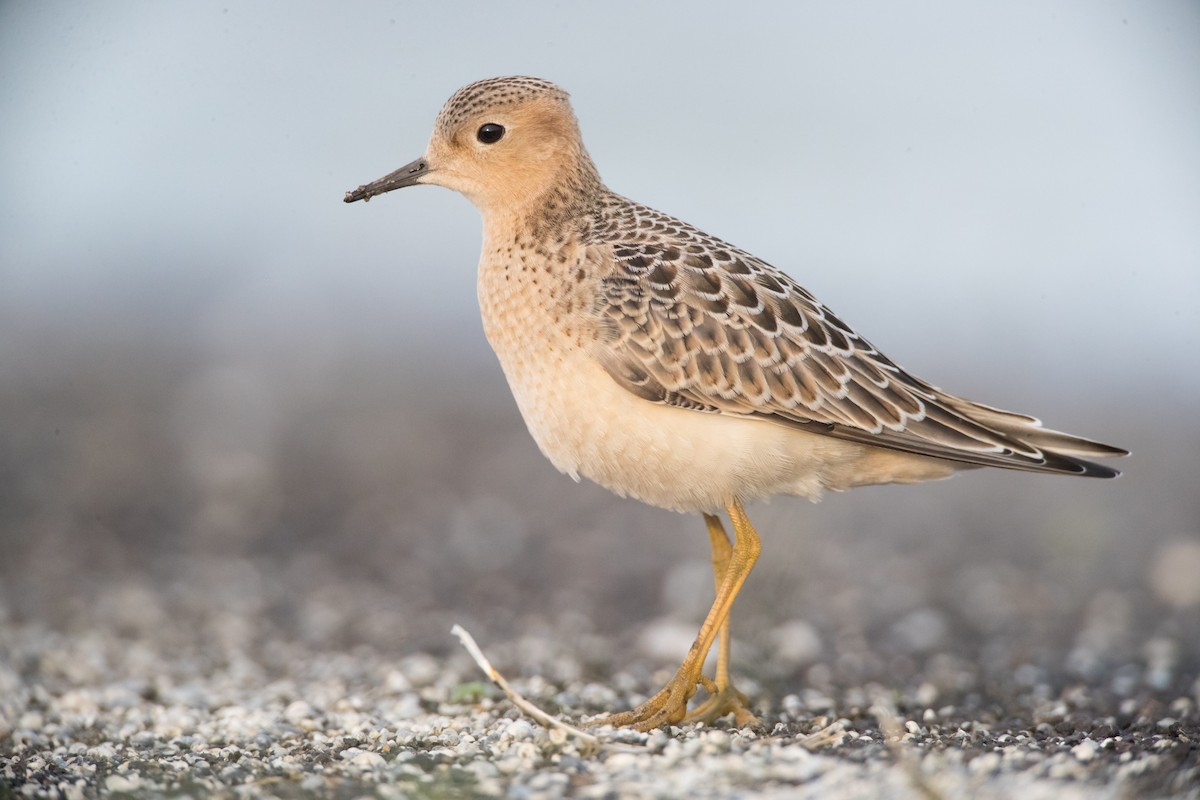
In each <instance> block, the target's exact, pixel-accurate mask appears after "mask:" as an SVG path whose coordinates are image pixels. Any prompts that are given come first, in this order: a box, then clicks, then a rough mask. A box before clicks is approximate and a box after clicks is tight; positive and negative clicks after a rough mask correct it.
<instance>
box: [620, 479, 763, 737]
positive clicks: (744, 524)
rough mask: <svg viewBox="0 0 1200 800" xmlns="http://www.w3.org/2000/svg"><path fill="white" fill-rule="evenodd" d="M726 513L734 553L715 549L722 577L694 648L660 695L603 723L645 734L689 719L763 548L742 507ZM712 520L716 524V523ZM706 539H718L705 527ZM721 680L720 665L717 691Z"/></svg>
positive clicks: (731, 506) (734, 504)
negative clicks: (711, 656)
mask: <svg viewBox="0 0 1200 800" xmlns="http://www.w3.org/2000/svg"><path fill="white" fill-rule="evenodd" d="M726 508H727V509H728V511H729V519H730V520H731V521H732V522H733V535H734V543H733V550H732V552H730V553H729V554H728V556H727V557H726V556H721V555H719V554H718V553H717V552H716V550H715V549H714V553H713V562H714V568H715V566H716V562H717V560H718V558H720V559H721V560H722V561H725V562H726V563H727V566H726V568H725V570H724V577H723V578H722V579H721V581H720V586H719V587H718V588H717V597H716V600H714V601H713V604H712V608H710V609H709V611H708V616H707V617H705V619H704V624H703V625H701V626H700V632H699V633H698V634H697V635H696V641H694V642H693V643H692V647H691V649H690V650H688V654H687V657H686V658H684V659H683V663H682V664H680V666H679V670H678V671H677V672H676V673H675V676H674V677H673V678H671V680H670V681H668V682H667V685H666V686H664V687H663V688H662V690H661V691H659V692H658V694H656V695H654V696H653V697H651V698H650V699H649V700H647V701H646V702H644V703H642V704H641V705H640V706H638V707H637V708H635V709H633V710H632V711H626V712H623V713H620V714H613V715H611V716H609V717H608V719H607V720H605V721H606V722H608V723H609V724H611V725H616V726H622V725H632V726H633V727H635V728H637V729H638V730H643V731H648V730H651V729H653V728H657V727H659V726H660V725H666V724H673V723H676V722H680V721H681V720H683V718H684V717H685V716H687V704H688V700H690V699H691V697H692V695H693V694H695V693H696V686H697V685H698V684H701V683H704V684H706V685H707V684H708V683H709V682H708V680H707V679H706V678H704V677H703V675H702V674H701V670H702V669H703V667H704V659H705V657H707V656H708V651H709V650H711V649H712V645H713V640H714V639H716V638H717V634H718V633H719V632H722V631H727V629H728V622H729V609H731V608H732V607H733V601H734V600H736V599H737V595H738V592H739V591H741V589H742V584H743V583H745V582H746V576H747V575H749V574H750V570H751V569H752V568H753V567H754V562H755V561H757V560H758V554H759V552H761V551H762V543H761V542H760V541H759V538H758V533H757V532H756V531H755V530H754V526H753V525H751V524H750V520H749V519H748V518H747V517H746V509H745V508H743V507H742V501H741V500H738V499H737V498H736V497H734V498H731V499H729V500H728V501H727V502H726ZM705 519H706V521H707V520H709V519H710V518H709V517H707V516H706V517H705ZM711 519H714V520H715V518H711ZM717 527H718V530H720V532H721V538H722V539H724V540H725V542H726V545H728V539H726V538H725V532H724V529H721V528H720V523H719V522H718V523H717ZM709 535H710V536H711V537H712V538H713V541H714V542H715V541H716V536H715V535H714V531H713V526H712V523H711V522H709ZM722 638H723V639H724V640H725V641H727V640H728V638H727V637H724V636H723V637H722ZM723 648H724V649H725V650H726V652H727V650H728V645H724V646H723ZM724 661H725V667H724V669H725V673H726V675H725V677H726V680H725V685H726V686H729V687H730V689H732V686H731V685H730V684H729V682H728V670H729V664H728V656H727V655H726V657H725V659H724ZM720 674H721V668H720V665H719V664H718V686H719V685H720V681H719V678H720ZM734 691H736V690H734ZM730 710H733V709H730ZM724 713H728V712H724Z"/></svg>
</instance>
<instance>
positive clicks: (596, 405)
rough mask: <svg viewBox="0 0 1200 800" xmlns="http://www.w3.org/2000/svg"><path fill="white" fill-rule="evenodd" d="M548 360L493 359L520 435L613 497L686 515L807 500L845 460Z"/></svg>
mask: <svg viewBox="0 0 1200 800" xmlns="http://www.w3.org/2000/svg"><path fill="white" fill-rule="evenodd" d="M506 360H507V361H509V363H505V362H506ZM554 361H555V364H554V369H541V368H538V366H536V365H534V364H531V363H529V362H528V361H525V360H524V359H517V360H515V361H514V360H509V359H505V358H504V357H503V356H501V363H502V364H504V368H505V373H506V375H507V376H508V380H509V385H510V387H511V388H512V392H513V396H514V397H515V398H516V400H517V405H518V406H519V407H520V409H521V414H522V416H523V417H524V418H525V423H526V425H528V426H529V432H530V433H531V434H532V435H533V438H534V440H535V441H536V442H537V444H538V446H539V447H540V448H541V450H542V453H544V454H545V455H546V457H547V458H549V459H550V461H551V462H552V463H553V464H554V466H556V467H557V468H558V469H559V470H561V471H563V472H565V473H567V474H569V475H572V476H575V477H578V476H583V477H586V478H588V479H590V480H593V481H595V482H596V483H598V484H600V485H601V486H604V487H605V488H607V489H610V490H611V491H613V492H616V493H617V494H619V495H623V496H624V495H628V496H631V497H636V498H638V499H639V500H642V501H644V502H647V503H650V504H651V505H655V506H659V507H661V508H667V509H671V510H675V511H693V512H694V511H707V512H716V511H719V510H721V509H723V508H724V507H725V502H726V501H727V500H728V499H729V498H731V497H734V496H738V497H741V498H742V499H743V500H747V501H748V500H753V499H757V498H761V497H766V496H769V495H772V494H781V493H786V494H799V495H804V496H807V497H813V498H815V497H817V496H818V495H819V494H820V493H821V491H822V489H823V488H824V481H823V480H822V472H823V471H824V470H825V469H826V468H828V467H829V466H830V465H831V462H837V461H843V462H844V461H846V460H847V458H848V457H849V456H850V454H849V453H846V452H838V451H845V449H846V448H845V446H844V445H843V443H840V442H836V441H835V440H830V439H828V438H826V437H822V436H816V435H812V434H807V433H804V432H802V431H796V430H793V429H788V428H785V427H783V426H781V425H775V424H772V423H770V422H764V421H760V420H749V419H738V418H736V417H730V416H721V415H717V414H706V413H702V412H698V411H688V410H684V409H678V408H672V407H670V406H665V405H659V404H656V403H652V402H650V401H647V400H643V399H641V398H639V397H636V396H635V395H633V394H631V393H630V392H628V391H626V390H625V389H624V388H622V387H621V386H619V385H618V384H617V383H616V382H615V381H614V380H613V379H612V378H611V377H609V375H608V374H607V373H606V372H605V371H604V369H603V368H602V367H601V366H600V365H599V364H598V363H597V362H595V361H593V360H591V359H590V358H588V357H587V356H586V354H584V353H579V352H573V353H570V354H567V355H566V356H565V357H562V358H559V359H554ZM830 446H832V450H831V447H830ZM851 447H852V449H853V450H854V453H855V455H857V454H858V453H859V452H860V451H861V450H862V449H863V448H861V447H858V446H851Z"/></svg>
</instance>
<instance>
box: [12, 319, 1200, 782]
mask: <svg viewBox="0 0 1200 800" xmlns="http://www.w3.org/2000/svg"><path fill="white" fill-rule="evenodd" d="M25 335H27V336H28V337H29V340H30V341H35V342H40V343H41V344H42V345H43V346H44V347H49V348H50V353H51V355H52V357H51V356H48V355H47V354H46V352H45V351H43V352H42V353H41V354H39V355H38V356H37V357H34V356H32V355H31V356H28V357H25V358H15V359H9V360H8V362H7V365H8V367H9V371H8V375H9V376H11V379H9V378H6V380H5V381H4V382H3V384H0V554H2V556H0V797H8V796H19V797H24V796H34V797H95V796H100V795H109V794H112V795H116V794H125V795H131V796H137V797H157V796H170V797H182V796H193V797H202V796H203V797H207V796H226V797H258V796H263V797H267V796H277V797H324V796H334V797H346V798H355V797H362V796H377V797H408V796H416V797H436V798H449V797H470V796H499V797H558V796H576V797H617V796H621V797H625V796H629V797H672V796H682V795H685V794H686V795H689V796H697V797H732V796H749V795H755V796H772V795H777V796H780V797H784V796H786V797H805V796H813V797H816V796H822V797H830V796H836V797H962V796H973V797H1014V796H1019V797H1027V798H1028V797H1048V798H1049V797H1055V798H1064V797H1065V798H1073V797H1114V798H1116V797H1121V798H1124V797H1139V798H1140V797H1191V798H1196V797H1200V749H1198V747H1197V742H1198V740H1200V714H1198V711H1197V705H1198V703H1200V682H1198V679H1200V613H1198V612H1200V579H1197V577H1196V576H1197V575H1198V574H1200V496H1198V495H1197V493H1196V491H1195V489H1196V480H1195V470H1194V464H1193V461H1194V453H1195V452H1196V449H1197V446H1200V434H1198V433H1197V431H1196V430H1194V429H1180V430H1176V431H1170V430H1169V427H1170V426H1163V425H1159V424H1157V421H1158V420H1163V419H1171V418H1176V417H1177V416H1178V414H1177V412H1178V411H1179V409H1181V408H1183V407H1184V404H1183V403H1182V402H1181V401H1180V402H1176V401H1172V400H1171V399H1170V398H1167V399H1161V398H1160V399H1158V400H1156V401H1155V402H1160V403H1161V404H1162V405H1161V407H1155V408H1142V409H1141V410H1140V413H1139V414H1137V415H1130V414H1127V413H1124V406H1122V405H1121V404H1120V403H1118V402H1117V400H1116V399H1110V400H1109V401H1107V402H1108V405H1105V406H1104V407H1093V406H1082V405H1081V406H1080V407H1077V408H1074V409H1072V408H1071V407H1068V406H1062V407H1060V411H1066V412H1069V413H1068V414H1063V413H1060V414H1059V418H1055V417H1053V416H1051V414H1046V416H1047V417H1048V418H1049V419H1048V421H1049V422H1050V423H1051V424H1059V425H1062V426H1063V427H1068V428H1070V429H1072V430H1076V431H1078V432H1080V433H1085V434H1092V435H1097V436H1102V437H1103V438H1107V439H1110V440H1112V441H1114V442H1115V443H1118V444H1122V445H1125V446H1128V447H1130V448H1132V449H1133V450H1134V451H1135V453H1136V455H1135V457H1134V458H1133V459H1130V460H1128V461H1127V463H1126V464H1125V465H1124V466H1125V467H1126V468H1127V469H1128V474H1127V475H1126V476H1125V477H1123V478H1121V479H1120V480H1118V481H1115V482H1097V481H1079V480H1074V481H1073V480H1069V479H1054V478H1039V477H1036V476H1027V475H1016V474H1008V473H1000V472H977V473H972V474H969V475H965V476H962V477H960V478H957V479H955V480H953V481H947V482H944V483H939V484H933V485H927V486H922V487H895V488H880V489H870V490H860V491H858V492H854V493H851V494H848V495H845V496H836V497H831V498H829V499H828V500H827V501H825V502H823V503H821V504H819V505H815V506H814V505H810V504H808V503H806V502H803V501H796V500H777V501H775V502H773V503H771V504H768V505H763V506H757V507H754V508H752V509H751V516H752V519H754V520H755V522H756V523H757V525H758V527H759V528H760V530H761V532H762V534H763V539H764V548H765V549H764V558H763V560H762V562H761V563H760V565H759V567H758V568H757V569H756V570H755V573H754V575H753V576H752V577H751V580H750V582H749V584H748V586H747V589H746V591H745V593H744V595H743V597H742V599H741V600H740V601H739V604H738V606H737V608H736V609H735V615H734V625H735V652H734V662H735V663H734V669H735V674H736V675H737V676H738V679H739V681H740V684H741V687H742V688H743V689H744V690H745V691H747V692H748V693H749V694H750V695H751V697H752V698H753V703H754V706H755V708H756V710H757V711H758V713H759V714H760V717H761V724H760V725H759V726H757V727H754V728H748V729H744V730H734V729H732V728H731V727H730V726H729V725H728V724H725V723H722V724H719V725H717V726H715V727H714V728H711V729H709V728H703V727H697V726H683V727H680V728H675V729H670V730H664V731H660V732H655V733H653V734H650V735H637V734H629V733H623V732H614V731H611V730H610V729H605V728H604V727H603V726H602V723H601V722H600V719H601V717H600V715H601V714H602V713H603V712H605V711H607V710H612V709H622V708H627V707H629V706H630V704H632V703H634V702H636V701H638V700H639V699H640V698H642V697H644V696H645V695H646V694H647V693H649V692H652V691H653V690H655V689H656V688H657V686H658V685H659V684H660V683H661V682H662V681H664V680H665V679H666V678H667V677H668V676H669V674H670V670H671V669H673V668H674V666H675V665H676V664H677V663H678V661H679V659H680V658H681V657H682V655H683V653H684V651H685V650H686V648H687V646H688V644H689V643H690V639H691V637H692V635H693V634H694V631H695V628H696V625H697V623H698V622H699V620H700V618H701V617H702V615H703V613H704V611H705V610H706V608H707V604H708V602H709V600H710V598H711V592H712V589H711V577H710V573H709V566H708V553H707V549H708V548H707V537H706V536H705V533H704V530H703V525H702V523H701V522H700V521H699V520H698V519H695V518H689V517H684V516H678V515H673V514H668V513H665V512H659V511H656V510H653V509H648V508H644V507H641V506H640V505H638V504H636V503H633V502H630V501H624V500H620V499H617V498H614V497H611V496H610V495H608V494H607V493H605V492H604V491H602V490H600V489H598V488H596V487H594V486H589V485H586V484H581V485H575V484H573V483H572V482H571V481H570V480H569V479H567V478H564V477H562V476H558V475H557V474H556V473H554V472H553V470H552V469H551V468H550V467H549V466H548V465H547V464H546V463H545V462H544V461H543V460H542V459H541V457H540V455H539V454H538V453H537V452H536V450H535V448H534V447H533V445H532V443H531V442H530V441H529V440H528V436H527V435H526V434H525V432H524V430H523V428H522V426H521V423H520V421H519V419H517V417H516V415H515V411H514V410H513V409H512V407H511V401H510V400H509V399H508V397H507V394H506V393H505V391H504V387H503V385H502V383H501V382H500V379H499V377H498V375H497V374H496V372H495V368H494V367H493V366H492V365H491V364H490V363H489V362H484V361H481V362H480V371H481V375H480V376H477V377H476V379H475V380H474V381H473V382H469V383H468V382H466V380H465V379H464V378H462V377H461V375H460V376H458V377H455V376H445V375H440V374H438V373H436V372H435V371H432V370H431V369H428V368H424V367H421V365H407V366H406V368H405V369H403V370H394V371H389V370H381V369H380V364H382V363H384V356H383V355H382V354H372V353H364V354H361V357H360V358H358V359H346V360H343V361H341V362H340V365H339V366H338V367H337V368H336V369H335V370H333V371H332V372H329V371H326V372H322V373H320V374H319V375H317V374H314V373H311V372H308V371H306V367H305V365H304V363H303V362H301V361H298V360H297V361H288V360H286V359H284V360H278V361H273V362H269V363H268V362H263V361H260V362H254V363H247V362H238V361H236V360H233V361H229V360H212V359H210V358H208V357H207V356H206V355H205V354H204V353H202V352H196V351H192V350H189V349H188V348H187V347H186V346H184V344H181V343H180V342H173V341H170V340H169V339H165V340H157V341H155V340H138V341H131V340H122V341H118V342H115V343H113V342H109V343H104V342H100V343H93V344H91V345H88V346H86V347H85V346H79V345H76V346H74V347H72V348H58V349H55V348H56V345H55V343H54V342H53V341H50V340H48V339H46V338H45V337H41V336H39V332H38V331H25ZM8 341H9V342H10V343H11V342H12V339H11V337H10V338H9V339H8ZM17 352H18V350H17V349H16V348H10V349H9V350H8V353H9V355H12V354H14V353H17ZM20 352H22V353H23V352H25V350H23V349H22V350H20ZM415 385H416V386H431V385H432V386H437V387H438V391H437V392H433V393H429V392H422V391H417V390H415V389H414V386H415ZM994 399H997V400H1003V399H1004V398H1002V397H1001V398H994ZM1018 399H1019V398H1018ZM1010 404H1013V403H1010ZM1052 410H1053V409H1052ZM1063 416H1068V417H1069V418H1067V419H1063V418H1062V417H1063ZM454 623H460V624H462V625H464V626H466V627H467V628H468V629H469V630H471V631H472V632H473V633H474V634H475V635H476V637H477V638H478V639H479V641H480V643H481V644H482V645H483V646H484V648H485V650H487V652H488V654H489V655H490V657H491V658H492V660H493V662H494V663H495V664H496V666H497V667H499V668H500V669H501V670H503V671H504V672H505V673H506V674H508V675H509V677H510V678H512V679H513V681H514V683H515V684H516V685H517V686H518V687H519V688H520V689H521V691H523V692H525V693H527V694H528V695H529V696H530V698H531V699H533V700H535V701H537V702H538V703H539V704H541V705H543V706H544V707H546V708H548V709H550V710H552V711H554V712H555V713H559V714H561V715H563V716H564V717H565V718H567V719H570V720H572V721H575V722H581V723H583V724H585V725H589V726H593V727H596V730H597V732H598V733H599V735H600V736H601V738H602V740H603V741H604V743H603V744H602V745H601V746H600V747H599V748H596V747H592V746H590V745H583V744H581V743H579V742H576V741H575V740H573V739H570V738H564V737H563V736H561V735H560V734H558V733H553V732H548V731H546V730H543V729H541V728H540V727H538V726H536V725H533V724H530V723H529V722H528V721H527V720H525V719H522V718H521V717H520V715H519V714H518V713H517V712H516V711H515V710H514V709H513V707H512V706H511V704H509V703H508V701H507V700H505V699H504V698H503V697H502V696H501V695H500V694H499V693H498V692H497V691H496V690H495V689H494V688H493V687H492V686H490V685H489V684H487V682H486V681H484V680H483V676H482V675H481V674H480V672H479V671H478V669H477V668H476V666H475V665H474V664H473V663H472V662H471V661H470V660H469V658H468V657H467V656H466V654H465V653H464V652H463V651H462V649H461V648H460V647H459V645H458V643H457V642H456V641H455V640H454V639H453V637H452V636H451V635H450V633H449V629H450V627H451V625H453V624H454ZM892 713H894V714H895V723H896V726H897V727H896V728H895V729H894V730H893V733H894V734H896V735H894V736H892V737H887V736H885V734H884V729H885V728H886V727H887V723H888V721H889V719H891V717H890V714H892ZM597 726H598V727H597ZM822 732H823V733H822ZM814 734H820V735H818V736H817V737H816V738H811V737H813V735H814Z"/></svg>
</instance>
